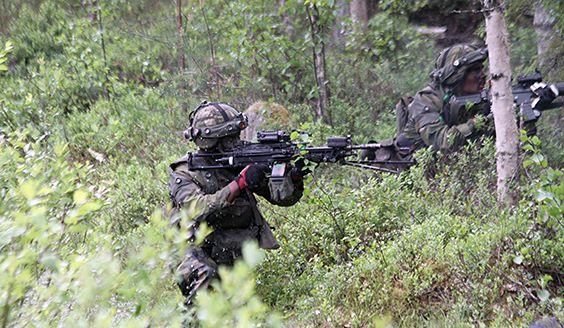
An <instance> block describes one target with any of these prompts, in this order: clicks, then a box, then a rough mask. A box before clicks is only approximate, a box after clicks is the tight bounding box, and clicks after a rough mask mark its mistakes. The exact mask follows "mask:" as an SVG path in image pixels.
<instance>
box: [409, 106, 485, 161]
mask: <svg viewBox="0 0 564 328" xmlns="http://www.w3.org/2000/svg"><path fill="white" fill-rule="evenodd" d="M412 106H414V108H412V110H411V111H410V112H411V113H412V115H413V118H414V122H415V129H416V130H417V132H418V133H419V135H420V136H421V139H423V142H425V144H426V145H427V146H433V147H434V148H435V149H438V150H442V151H452V150H456V149H458V148H460V147H461V146H462V145H463V144H464V140H465V139H466V138H468V137H469V136H470V135H471V134H472V132H473V131H474V124H473V121H472V120H469V121H468V122H466V123H462V124H459V125H455V126H451V127H449V126H448V125H446V124H445V123H444V122H443V119H442V118H441V116H440V111H441V109H439V108H437V106H435V105H434V104H432V103H425V102H418V103H415V102H414V103H412Z"/></svg>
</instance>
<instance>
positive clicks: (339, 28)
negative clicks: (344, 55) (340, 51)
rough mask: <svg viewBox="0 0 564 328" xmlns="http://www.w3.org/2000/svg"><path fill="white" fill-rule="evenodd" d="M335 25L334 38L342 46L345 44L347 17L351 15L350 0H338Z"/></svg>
mask: <svg viewBox="0 0 564 328" xmlns="http://www.w3.org/2000/svg"><path fill="white" fill-rule="evenodd" d="M335 6H336V10H335V25H334V27H333V40H334V42H335V44H337V45H338V46H339V47H340V48H343V47H344V46H345V19H346V18H347V17H348V15H349V2H348V1H346V0H337V2H336V3H335Z"/></svg>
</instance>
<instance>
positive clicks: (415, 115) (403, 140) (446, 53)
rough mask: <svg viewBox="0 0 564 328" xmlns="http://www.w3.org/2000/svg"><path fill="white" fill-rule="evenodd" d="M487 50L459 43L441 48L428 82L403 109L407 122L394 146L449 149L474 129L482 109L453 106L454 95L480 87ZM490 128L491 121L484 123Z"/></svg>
mask: <svg viewBox="0 0 564 328" xmlns="http://www.w3.org/2000/svg"><path fill="white" fill-rule="evenodd" d="M487 55H488V53H487V49H486V48H479V47H477V46H474V45H466V44H459V45H454V46H451V47H449V48H446V49H444V50H443V51H441V53H440V54H439V56H438V57H437V60H436V63H435V70H434V71H433V72H432V73H431V80H432V81H431V83H430V84H429V85H428V86H427V87H426V88H424V89H423V90H421V91H419V92H418V93H417V94H416V95H415V97H414V99H413V101H412V102H411V104H410V105H409V107H408V108H407V116H406V119H407V121H406V122H405V126H404V127H403V129H402V130H401V131H398V135H397V138H396V145H397V146H398V147H402V148H404V149H410V152H413V151H416V150H418V149H421V148H423V147H426V146H433V148H435V149H437V150H442V151H452V150H456V149H458V148H459V147H460V146H461V145H463V144H464V141H465V140H466V139H467V138H469V137H471V136H473V135H479V134H482V133H485V132H487V131H478V129H477V128H478V126H477V124H476V114H478V113H479V112H480V111H481V110H482V109H481V108H478V106H475V108H465V106H460V105H456V102H454V101H453V100H454V99H455V97H456V96H460V95H466V94H472V93H478V92H480V91H481V90H482V89H483V88H484V84H485V75H484V72H483V68H484V67H483V62H484V60H485V59H486V58H487ZM485 127H486V128H488V129H490V130H491V124H490V125H488V124H485Z"/></svg>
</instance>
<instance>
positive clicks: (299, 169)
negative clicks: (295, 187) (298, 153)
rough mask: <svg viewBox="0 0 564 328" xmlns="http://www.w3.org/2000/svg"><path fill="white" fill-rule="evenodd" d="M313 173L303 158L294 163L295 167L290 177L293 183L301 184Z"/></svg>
mask: <svg viewBox="0 0 564 328" xmlns="http://www.w3.org/2000/svg"><path fill="white" fill-rule="evenodd" d="M310 173H311V170H310V169H309V168H307V167H305V161H304V159H303V158H300V159H298V160H297V161H295V162H294V167H293V168H292V170H291V171H290V177H291V178H292V181H293V182H299V181H301V180H303V179H304V177H305V176H306V175H308V174H310Z"/></svg>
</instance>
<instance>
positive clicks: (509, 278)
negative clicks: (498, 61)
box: [0, 0, 564, 327]
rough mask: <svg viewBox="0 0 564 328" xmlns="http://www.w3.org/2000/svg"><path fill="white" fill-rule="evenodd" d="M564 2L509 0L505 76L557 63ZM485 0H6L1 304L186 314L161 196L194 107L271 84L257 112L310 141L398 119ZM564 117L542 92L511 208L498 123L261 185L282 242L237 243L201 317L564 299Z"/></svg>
mask: <svg viewBox="0 0 564 328" xmlns="http://www.w3.org/2000/svg"><path fill="white" fill-rule="evenodd" d="M563 7H564V3H563V2H562V1H536V2H535V1H521V0H516V1H510V2H508V3H507V7H506V19H507V21H508V24H509V32H510V40H511V64H512V68H513V72H514V76H516V75H520V74H524V73H531V72H533V71H534V70H535V68H540V69H541V70H542V72H543V73H544V74H545V78H546V80H547V81H564V79H563V78H564V74H563V70H562V69H561V68H560V67H559V65H558V64H559V63H560V62H561V59H562V55H563V49H564V43H563V40H562V37H561V36H562V27H563V25H562V24H563V23H562V20H561V17H562V15H563V14H564V10H563ZM480 8H481V7H480V4H479V3H478V2H475V1H468V0H456V1H449V2H445V1H438V0H423V1H420V0H417V1H400V0H381V1H375V0H362V1H358V0H352V1H344V0H340V1H339V0H336V1H331V0H320V1H305V2H304V1H294V0H286V1H285V0H279V1H258V0H250V1H220V0H206V1H203V0H201V1H194V0H190V1H184V3H179V2H174V1H125V0H113V1H101V0H98V1H96V0H91V1H82V2H79V1H70V0H67V1H64V0H61V1H54V0H48V1H39V0H34V1H2V2H0V41H1V43H0V45H1V46H0V147H1V148H0V164H1V167H2V170H1V171H0V186H1V187H0V195H1V196H2V202H1V203H0V325H1V326H2V327H12V326H27V325H32V326H101V327H106V326H127V327H138V326H143V327H145V326H147V325H151V326H157V327H158V326H178V325H180V324H181V323H182V321H183V320H185V318H184V316H185V314H184V311H183V310H182V309H183V308H182V301H183V300H182V297H181V295H180V293H179V292H178V290H177V288H176V286H175V282H174V281H175V278H174V272H173V269H174V267H175V265H176V264H177V263H178V259H179V258H180V257H181V256H182V254H183V251H184V250H185V248H186V246H187V242H186V231H182V230H178V229H173V228H171V227H169V225H168V220H167V218H166V217H165V216H163V214H162V211H161V208H162V207H163V206H166V204H167V203H168V191H167V187H166V183H167V180H168V173H167V166H168V164H169V163H170V162H172V161H173V160H175V159H176V158H178V157H180V156H182V155H183V154H184V153H185V152H186V151H188V150H189V149H190V147H191V146H190V145H188V144H187V143H186V142H184V141H183V138H182V131H183V130H184V129H185V128H186V126H187V123H188V122H187V113H188V111H189V110H190V109H191V108H194V107H195V106H196V105H197V104H198V103H199V102H200V101H201V100H203V99H208V100H220V101H224V102H227V103H230V104H232V105H234V106H236V107H237V108H240V109H245V108H246V107H248V106H249V105H251V104H253V103H255V102H256V101H263V103H262V104H261V105H260V106H259V107H258V108H259V109H260V110H259V114H261V115H264V116H266V117H267V120H266V123H264V127H265V128H279V127H282V128H286V129H291V128H297V129H301V130H307V131H309V132H310V135H311V140H312V142H313V143H317V144H319V143H322V142H323V141H324V139H325V138H326V137H327V136H331V135H345V134H350V135H352V136H353V140H354V141H355V142H364V141H368V140H369V139H375V140H380V139H385V138H390V137H393V135H394V133H395V131H394V128H395V117H394V111H393V108H394V104H395V102H396V101H397V100H398V99H399V97H400V96H403V95H405V94H411V95H412V94H414V93H415V92H416V91H417V90H419V89H421V88H422V87H423V86H424V85H425V83H426V82H427V80H428V73H429V72H430V71H431V70H432V68H433V65H434V58H435V56H436V54H437V53H438V51H439V50H440V49H441V48H442V47H444V46H447V45H450V44H453V43H457V42H472V41H478V40H480V39H482V40H483V39H484V19H483V13H482V12H480ZM543 33H544V34H543ZM539 49H540V50H539ZM539 51H540V52H541V53H542V55H541V56H539V55H538V52H539ZM321 56H322V57H323V62H321V61H320V60H321V58H320V57H321ZM320 69H323V70H324V72H323V74H324V75H323V79H322V80H321V81H320V80H319V78H320V77H319V70H320ZM272 103H278V104H281V105H282V106H284V107H285V108H286V109H287V110H285V109H284V108H282V109H281V107H280V106H278V105H273V104H272ZM270 111H273V112H270ZM281 122H284V124H281ZM561 126H562V114H561V112H560V111H558V110H555V111H551V112H548V113H545V114H544V115H543V117H542V118H541V119H540V122H539V133H538V136H536V137H532V138H527V137H524V136H523V137H522V143H523V145H524V146H523V148H524V149H526V150H527V152H528V153H527V155H526V156H525V158H524V161H523V176H522V180H521V183H520V185H519V186H516V188H520V189H521V194H522V198H521V201H520V202H519V204H518V206H517V208H516V209H515V210H514V211H512V212H509V211H507V210H505V209H503V207H500V206H498V203H497V200H496V196H495V184H496V181H495V179H496V178H495V176H496V175H495V158H494V153H495V149H494V148H495V147H494V142H493V140H491V139H487V138H486V139H483V140H479V141H474V142H470V143H469V144H468V145H467V146H466V147H465V148H464V149H463V150H461V151H460V152H458V153H456V154H452V155H450V156H448V157H445V156H435V155H433V154H432V153H431V152H429V151H423V152H421V153H420V154H418V160H419V164H418V166H417V167H414V168H412V169H411V170H410V171H408V172H405V173H403V174H402V175H400V176H394V175H386V174H382V175H374V174H373V173H371V172H363V171H360V170H357V169H352V168H343V167H336V166H334V167H328V166H322V167H319V168H316V169H315V171H314V173H313V174H312V177H310V178H308V180H307V183H306V191H305V196H304V198H303V200H302V201H301V202H300V203H299V204H298V205H296V206H294V207H292V208H287V209H286V208H285V209H280V208H276V207H271V206H269V205H268V204H261V206H262V209H263V211H264V213H265V215H266V216H267V218H268V219H269V221H270V222H271V223H272V225H273V226H274V227H275V228H276V230H275V234H276V236H277V238H278V239H279V240H280V241H281V245H282V247H281V249H279V250H277V251H274V252H268V253H264V252H262V251H259V250H257V248H256V246H253V245H249V246H248V247H246V248H245V252H244V253H245V260H244V261H241V262H240V263H238V264H237V265H236V267H235V268H234V269H233V270H222V273H221V274H222V278H223V279H222V282H221V284H217V285H216V288H215V292H213V293H205V294H203V295H202V296H201V297H200V299H199V301H198V306H197V308H196V315H197V317H198V318H199V320H200V322H201V324H202V325H203V326H210V327H213V326H235V325H237V326H240V327H244V326H250V325H262V326H280V325H286V326H299V327H302V326H311V327H313V326H345V327H352V326H354V327H357V326H386V325H388V324H390V323H393V325H394V326H398V327H403V326H405V327H410V326H438V327H453V326H457V327H463V326H469V327H473V326H485V325H486V326H500V327H505V326H519V325H522V326H527V325H529V324H530V323H531V322H533V321H535V320H538V319H540V318H543V317H547V316H551V317H556V318H558V319H559V320H560V321H562V320H563V319H564V313H563V309H562V297H561V295H562V294H563V288H564V287H563V284H562V278H563V268H564V260H563V256H562V255H563V248H564V243H563V240H564V239H563V233H564V232H563V230H562V208H561V202H562V195H563V193H564V188H563V186H562V163H563V158H564V151H563V150H562V149H563V147H562V143H563V135H562V129H561ZM187 216H189V213H188V214H187Z"/></svg>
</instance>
